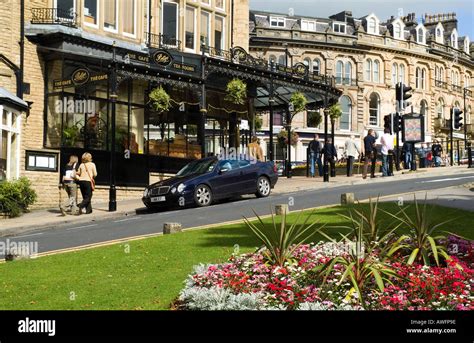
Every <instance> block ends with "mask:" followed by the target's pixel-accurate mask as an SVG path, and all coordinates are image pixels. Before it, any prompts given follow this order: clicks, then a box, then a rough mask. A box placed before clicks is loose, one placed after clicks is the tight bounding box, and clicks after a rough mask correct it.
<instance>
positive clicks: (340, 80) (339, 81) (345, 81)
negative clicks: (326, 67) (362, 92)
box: [335, 76, 357, 86]
mask: <svg viewBox="0 0 474 343" xmlns="http://www.w3.org/2000/svg"><path fill="white" fill-rule="evenodd" d="M335 80H336V85H343V86H357V80H355V79H353V78H350V77H340V76H337V77H336V78H335Z"/></svg>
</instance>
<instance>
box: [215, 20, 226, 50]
mask: <svg viewBox="0 0 474 343" xmlns="http://www.w3.org/2000/svg"><path fill="white" fill-rule="evenodd" d="M214 27H215V28H214V47H215V48H216V49H217V50H224V48H225V46H224V18H223V17H219V16H216V21H215V23H214Z"/></svg>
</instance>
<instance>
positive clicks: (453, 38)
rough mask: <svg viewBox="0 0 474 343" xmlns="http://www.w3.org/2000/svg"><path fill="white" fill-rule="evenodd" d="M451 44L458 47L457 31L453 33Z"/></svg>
mask: <svg viewBox="0 0 474 343" xmlns="http://www.w3.org/2000/svg"><path fill="white" fill-rule="evenodd" d="M451 46H452V47H453V48H455V49H457V48H458V36H457V35H456V33H455V32H453V33H452V34H451Z"/></svg>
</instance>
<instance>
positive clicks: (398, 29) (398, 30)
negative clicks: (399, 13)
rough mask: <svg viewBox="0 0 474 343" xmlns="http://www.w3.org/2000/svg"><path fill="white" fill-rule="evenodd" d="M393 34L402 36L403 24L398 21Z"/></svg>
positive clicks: (397, 37)
mask: <svg viewBox="0 0 474 343" xmlns="http://www.w3.org/2000/svg"><path fill="white" fill-rule="evenodd" d="M393 36H394V37H395V38H396V39H400V38H402V25H401V24H400V23H396V24H395V25H394V26H393Z"/></svg>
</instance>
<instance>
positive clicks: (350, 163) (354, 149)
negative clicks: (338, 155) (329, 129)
mask: <svg viewBox="0 0 474 343" xmlns="http://www.w3.org/2000/svg"><path fill="white" fill-rule="evenodd" d="M345 154H346V157H347V164H346V167H347V176H348V177H351V176H352V171H353V167H354V160H355V159H356V158H357V157H358V156H359V155H360V150H359V147H358V146H357V143H356V141H355V136H354V135H352V136H351V137H350V138H348V139H347V140H346V143H345Z"/></svg>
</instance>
